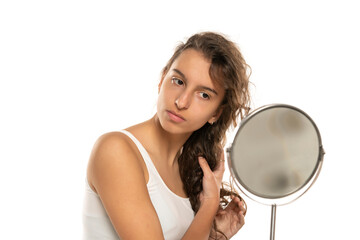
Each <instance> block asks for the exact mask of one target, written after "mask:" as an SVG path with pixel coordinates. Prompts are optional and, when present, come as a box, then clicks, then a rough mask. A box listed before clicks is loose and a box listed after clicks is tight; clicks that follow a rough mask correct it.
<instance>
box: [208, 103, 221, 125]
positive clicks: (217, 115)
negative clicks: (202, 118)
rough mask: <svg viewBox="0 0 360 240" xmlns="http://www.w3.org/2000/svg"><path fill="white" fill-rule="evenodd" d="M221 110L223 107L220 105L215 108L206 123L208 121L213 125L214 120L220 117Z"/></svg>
mask: <svg viewBox="0 0 360 240" xmlns="http://www.w3.org/2000/svg"><path fill="white" fill-rule="evenodd" d="M222 111H223V107H222V106H220V107H219V108H218V109H217V110H216V112H215V113H214V115H213V116H212V117H211V118H210V119H209V121H208V123H210V124H211V125H213V124H214V122H216V121H217V120H218V119H219V118H220V116H221V113H222Z"/></svg>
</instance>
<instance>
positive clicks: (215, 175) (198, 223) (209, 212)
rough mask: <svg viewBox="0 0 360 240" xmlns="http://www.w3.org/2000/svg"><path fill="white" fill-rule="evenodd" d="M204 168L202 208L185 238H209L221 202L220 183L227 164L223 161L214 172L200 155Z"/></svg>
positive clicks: (202, 167) (200, 161) (201, 165)
mask: <svg viewBox="0 0 360 240" xmlns="http://www.w3.org/2000/svg"><path fill="white" fill-rule="evenodd" d="M199 164H200V167H201V169H202V170H203V173H204V177H203V191H202V192H201V194H200V202H201V205H200V208H199V211H198V212H197V213H196V215H195V218H194V220H193V222H192V223H191V225H190V227H189V229H188V231H187V232H186V233H185V235H184V237H183V239H206V240H207V239H209V236H210V230H211V228H212V224H213V221H214V217H215V215H216V213H217V210H218V207H219V202H220V184H221V181H222V177H223V175H224V171H225V166H224V162H223V161H221V162H220V164H219V166H218V168H217V169H216V170H215V171H214V172H212V171H211V169H210V167H209V165H208V164H207V162H206V160H205V159H204V158H202V157H199Z"/></svg>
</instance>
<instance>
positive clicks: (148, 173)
mask: <svg viewBox="0 0 360 240" xmlns="http://www.w3.org/2000/svg"><path fill="white" fill-rule="evenodd" d="M247 69H248V67H247V65H246V63H245V61H244V59H243V57H242V55H241V53H240V52H239V50H238V48H237V47H236V45H235V44H234V43H233V42H231V41H229V40H227V39H226V38H225V37H223V36H222V35H220V34H216V33H211V32H205V33H199V34H195V35H194V36H192V37H191V38H189V39H188V41H187V42H186V43H185V44H180V45H179V46H178V47H177V49H176V51H175V53H174V55H173V56H172V57H171V59H170V60H169V61H168V63H167V65H166V66H165V67H164V69H163V72H162V77H161V80H160V83H159V96H158V102H157V113H156V114H155V116H153V117H152V118H151V119H149V120H147V121H145V122H143V123H140V124H138V125H135V126H132V127H129V128H127V129H126V130H123V131H120V132H111V133H107V134H104V135H103V136H101V137H100V138H99V139H98V141H97V142H96V144H95V146H94V149H93V151H92V154H91V156H90V160H89V165H88V169H87V183H88V184H87V191H86V195H85V204H84V213H83V221H84V239H119V238H120V239H131V240H134V239H141V240H143V239H167V240H172V239H191V240H194V239H197V240H198V239H229V238H231V237H232V236H233V235H234V234H235V233H236V232H237V231H238V230H239V229H240V228H241V227H242V226H243V225H244V214H245V211H246V209H245V206H244V202H243V201H242V199H241V198H240V197H239V196H238V195H237V194H235V193H232V192H231V191H228V190H225V189H224V187H223V185H222V184H221V181H222V176H223V173H224V156H223V147H224V143H225V133H226V130H227V129H228V127H229V126H230V125H231V124H234V125H236V120H237V118H238V116H239V114H240V116H241V117H243V115H244V114H246V113H247V112H248V110H249V90H248V75H247ZM225 196H228V197H230V198H231V199H229V198H227V199H226V198H225ZM227 200H230V203H228V201H227Z"/></svg>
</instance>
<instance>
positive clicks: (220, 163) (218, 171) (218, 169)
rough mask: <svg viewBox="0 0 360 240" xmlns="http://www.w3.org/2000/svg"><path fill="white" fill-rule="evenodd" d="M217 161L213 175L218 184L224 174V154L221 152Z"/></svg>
mask: <svg viewBox="0 0 360 240" xmlns="http://www.w3.org/2000/svg"><path fill="white" fill-rule="evenodd" d="M219 157H220V158H219V161H218V162H217V166H216V168H215V170H214V175H215V177H216V179H217V180H218V182H221V181H222V178H223V176H224V172H225V160H224V152H223V151H221V154H220V156H219Z"/></svg>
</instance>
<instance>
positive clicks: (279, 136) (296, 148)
mask: <svg viewBox="0 0 360 240" xmlns="http://www.w3.org/2000/svg"><path fill="white" fill-rule="evenodd" d="M323 155H324V151H323V148H322V143H321V137H320V133H319V131H318V128H317V127H316V125H315V123H314V122H313V120H312V119H311V118H310V117H309V116H308V115H307V114H306V113H305V112H303V111H302V110H300V109H298V108H295V107H293V106H289V105H285V104H273V105H267V106H264V107H261V108H259V109H257V110H255V111H254V112H252V113H251V114H249V115H248V116H247V117H246V118H245V119H243V121H242V122H241V124H240V127H239V129H238V131H237V133H236V135H235V138H234V141H233V143H232V145H231V147H230V148H229V149H228V163H229V168H230V172H231V174H232V175H233V176H234V178H235V179H236V181H237V183H238V184H239V188H240V189H241V190H242V191H243V192H244V193H245V194H246V195H247V196H248V197H250V198H251V199H254V200H257V201H259V202H261V203H265V204H269V203H270V205H272V206H273V208H272V228H273V224H275V222H274V221H275V209H276V208H275V207H276V205H281V204H286V203H288V202H290V201H293V200H295V199H296V198H298V197H300V196H301V195H302V194H303V193H304V192H305V191H306V190H307V189H308V188H309V187H310V186H311V184H312V183H313V182H314V181H315V180H316V177H317V176H318V174H319V172H320V169H321V165H322V160H323ZM295 193H297V194H295ZM291 196H294V197H291ZM284 198H287V200H286V201H288V202H285V203H284V201H280V200H279V199H282V200H283V199H284ZM259 199H260V200H259ZM271 239H273V238H271Z"/></svg>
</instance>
